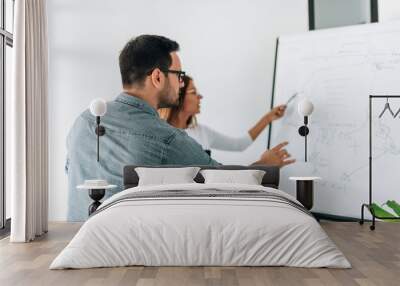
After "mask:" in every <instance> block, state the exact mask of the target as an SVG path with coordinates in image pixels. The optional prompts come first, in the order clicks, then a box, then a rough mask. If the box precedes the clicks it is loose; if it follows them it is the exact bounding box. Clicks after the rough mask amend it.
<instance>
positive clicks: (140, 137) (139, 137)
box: [66, 35, 294, 221]
mask: <svg viewBox="0 0 400 286" xmlns="http://www.w3.org/2000/svg"><path fill="white" fill-rule="evenodd" d="M178 50H179V45H178V44H177V43H176V42H174V41H172V40H169V39H167V38H165V37H161V36H152V35H142V36H139V37H137V38H135V39H133V40H131V41H129V42H128V43H127V44H126V45H125V47H124V49H123V50H122V52H121V54H120V57H119V65H120V71H121V76H122V84H123V92H122V93H121V94H120V95H118V96H117V98H116V99H115V100H114V101H111V102H108V103H107V113H106V114H105V116H103V117H102V119H101V120H102V121H101V125H103V126H104V127H105V135H104V136H102V137H101V139H100V150H101V154H100V161H99V162H97V158H96V156H97V153H96V152H97V150H96V140H97V137H96V134H95V128H96V119H95V117H94V116H93V115H92V114H91V113H90V111H89V110H86V111H84V112H83V113H82V114H81V115H80V116H79V117H78V118H77V119H76V121H75V123H74V125H73V127H72V129H71V131H70V133H69V134H68V138H67V149H68V150H67V151H68V155H67V163H66V171H67V174H68V184H69V197H68V220H69V221H83V220H85V219H86V218H87V216H88V211H87V207H88V206H89V204H90V203H91V199H90V198H89V196H88V194H87V192H83V191H79V190H77V189H76V186H77V185H79V184H82V183H83V182H84V181H85V180H88V179H106V180H107V181H108V183H110V184H115V185H117V186H118V188H116V189H114V190H111V191H107V193H106V197H109V196H111V195H113V194H115V193H116V192H119V191H121V190H122V188H123V185H122V184H123V182H122V170H123V167H124V166H125V165H164V164H165V165H209V166H215V165H218V164H219V163H218V162H216V161H215V160H213V159H212V158H211V157H210V156H209V155H208V154H207V153H206V152H204V151H203V149H202V147H201V146H200V145H199V144H198V143H197V142H196V141H194V140H193V139H192V138H190V137H189V136H188V135H187V134H186V132H185V131H183V130H180V129H177V128H174V127H172V126H171V125H169V124H168V123H167V122H165V121H163V120H161V119H160V118H159V116H158V113H157V108H158V107H160V106H164V107H166V106H171V105H174V104H176V102H177V101H178V97H179V89H180V88H181V87H182V86H183V81H182V76H183V75H184V72H182V70H181V63H180V59H179V57H178V55H177V51H178ZM286 144H287V143H286V142H285V143H282V144H280V145H278V146H277V147H275V148H273V149H271V150H269V151H266V152H265V153H264V154H262V156H261V158H260V160H259V161H257V162H255V163H256V164H268V165H279V166H283V165H286V164H290V163H292V162H293V161H294V160H290V159H289V157H290V155H289V154H288V153H287V152H286V150H284V149H282V148H283V146H284V145H286Z"/></svg>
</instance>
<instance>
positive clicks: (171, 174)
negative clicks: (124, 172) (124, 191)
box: [135, 167, 200, 186]
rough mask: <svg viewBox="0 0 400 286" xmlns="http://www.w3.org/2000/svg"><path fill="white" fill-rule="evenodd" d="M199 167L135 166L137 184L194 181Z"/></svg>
mask: <svg viewBox="0 0 400 286" xmlns="http://www.w3.org/2000/svg"><path fill="white" fill-rule="evenodd" d="M199 170H200V168H199V167H184V168H145V167H137V168H135V171H136V173H137V174H138V176H139V184H138V186H149V185H166V184H185V183H195V181H194V180H193V179H194V178H195V177H196V175H197V173H198V172H199Z"/></svg>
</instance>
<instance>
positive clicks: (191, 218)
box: [50, 166, 351, 269]
mask: <svg viewBox="0 0 400 286" xmlns="http://www.w3.org/2000/svg"><path fill="white" fill-rule="evenodd" d="M136 167H138V166H126V167H125V168H124V176H123V178H124V185H125V190H124V191H122V192H120V193H118V194H116V195H114V196H112V197H111V198H109V199H107V200H106V201H104V202H103V203H102V205H101V206H100V207H99V209H98V210H97V211H96V212H95V213H94V214H93V215H92V216H91V217H90V218H89V219H88V220H87V221H86V222H85V223H84V224H83V225H82V227H81V228H80V230H79V231H78V233H77V234H76V235H75V237H74V238H73V239H72V240H71V242H70V243H69V244H68V245H67V246H66V247H65V248H64V250H62V252H61V253H60V254H59V255H58V256H57V257H56V258H55V260H54V261H53V262H52V264H51V265H50V269H66V268H67V269H68V268H92V267H118V266H129V265H144V266H292V267H313V268H314V267H330V268H350V267H351V265H350V263H349V262H348V260H347V259H346V258H345V256H344V255H343V253H342V252H341V251H340V250H339V249H338V248H337V247H336V245H335V244H334V243H333V242H332V241H331V239H330V238H329V237H328V236H327V234H326V233H325V231H324V230H323V229H322V228H321V226H320V225H319V223H318V222H317V221H316V220H315V219H314V217H313V216H312V215H311V213H309V212H308V211H307V209H305V208H304V207H303V206H302V205H301V204H300V203H299V202H298V201H296V199H295V198H293V197H292V196H290V195H288V194H287V193H285V192H283V191H281V190H279V189H278V185H279V169H278V168H274V167H265V166H252V167H245V166H220V167H217V168H219V169H229V170H232V169H234V170H248V169H257V170H264V171H265V172H266V173H265V175H263V177H262V181H261V185H246V184H235V183H226V184H220V183H204V179H203V178H202V175H201V174H198V175H197V176H196V178H195V181H196V183H185V184H164V185H163V184H160V185H152V186H138V182H139V177H138V175H137V173H136V171H135V168H136ZM163 167H165V166H163ZM174 167H177V166H174ZM202 169H210V168H209V167H203V168H202ZM136 170H137V169H136Z"/></svg>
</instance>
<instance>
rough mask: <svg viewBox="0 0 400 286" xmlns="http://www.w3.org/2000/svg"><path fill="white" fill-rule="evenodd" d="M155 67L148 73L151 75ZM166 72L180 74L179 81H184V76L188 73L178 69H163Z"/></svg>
mask: <svg viewBox="0 0 400 286" xmlns="http://www.w3.org/2000/svg"><path fill="white" fill-rule="evenodd" d="M153 70H154V69H152V70H151V71H149V72H148V73H147V75H151V73H152V72H153ZM162 72H164V73H173V74H176V75H177V76H178V80H179V82H182V81H183V78H184V76H185V75H186V73H185V72H184V71H177V70H166V71H162Z"/></svg>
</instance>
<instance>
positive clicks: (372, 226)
mask: <svg viewBox="0 0 400 286" xmlns="http://www.w3.org/2000/svg"><path fill="white" fill-rule="evenodd" d="M369 228H370V230H375V215H374V214H372V225H371V226H370V227H369Z"/></svg>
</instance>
